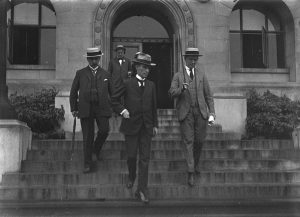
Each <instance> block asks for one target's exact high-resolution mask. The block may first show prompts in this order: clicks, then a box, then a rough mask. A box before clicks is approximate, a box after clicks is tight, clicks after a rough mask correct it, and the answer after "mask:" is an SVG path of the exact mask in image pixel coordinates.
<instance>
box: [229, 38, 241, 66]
mask: <svg viewBox="0 0 300 217" xmlns="http://www.w3.org/2000/svg"><path fill="white" fill-rule="evenodd" d="M240 37H241V36H240V33H230V64H231V68H232V69H235V68H241V67H242V65H241V56H242V50H241V49H242V48H241V40H240Z"/></svg>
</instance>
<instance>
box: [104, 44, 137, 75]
mask: <svg viewBox="0 0 300 217" xmlns="http://www.w3.org/2000/svg"><path fill="white" fill-rule="evenodd" d="M115 51H116V57H115V58H113V59H112V60H110V62H109V64H108V72H110V73H111V74H112V76H113V78H114V77H115V76H120V75H121V77H122V79H123V80H126V79H128V78H129V77H130V76H131V73H132V69H131V61H130V60H129V59H128V58H126V57H125V56H124V55H125V52H126V48H125V47H124V46H123V45H117V47H116V49H115Z"/></svg>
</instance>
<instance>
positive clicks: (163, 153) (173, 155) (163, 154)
mask: <svg viewBox="0 0 300 217" xmlns="http://www.w3.org/2000/svg"><path fill="white" fill-rule="evenodd" d="M71 155H72V151H71V150H29V151H27V158H26V159H27V160H37V161H41V160H46V161H51V160H69V159H71ZM100 156H101V158H102V159H103V160H107V159H110V160H111V159H116V160H119V159H121V160H126V159H127V154H126V150H125V147H123V150H113V149H106V150H102V152H101V154H100ZM73 157H74V158H76V159H82V158H83V152H82V151H79V150H75V151H74V154H73ZM216 158H217V159H244V160H255V159H299V160H300V150H270V149H266V150H263V149H261V150H252V149H250V150H216V149H204V150H203V151H202V155H201V159H216ZM150 159H151V160H178V159H185V155H184V151H183V150H182V149H172V150H167V149H166V150H151V154H150Z"/></svg>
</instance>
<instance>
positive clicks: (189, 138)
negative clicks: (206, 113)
mask: <svg viewBox="0 0 300 217" xmlns="http://www.w3.org/2000/svg"><path fill="white" fill-rule="evenodd" d="M207 124H208V123H207V120H206V119H204V118H203V117H202V115H201V113H200V109H199V107H191V108H190V110H189V112H188V114H187V116H186V118H185V119H184V120H183V121H180V130H181V134H182V140H183V145H184V153H185V158H186V161H187V166H188V172H191V173H193V172H195V169H196V170H198V164H199V160H200V155H201V151H202V146H203V142H204V140H205V137H206V134H207V132H206V131H207Z"/></svg>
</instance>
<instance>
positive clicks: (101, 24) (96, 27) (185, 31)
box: [93, 0, 196, 63]
mask: <svg viewBox="0 0 300 217" xmlns="http://www.w3.org/2000/svg"><path fill="white" fill-rule="evenodd" d="M128 1H131V0H122V1H119V0H101V1H100V2H99V5H98V8H97V10H96V14H95V17H94V23H93V43H94V46H100V47H101V49H102V51H103V52H104V54H105V56H103V58H104V60H103V61H104V63H106V62H108V59H106V58H109V52H110V39H111V27H112V20H113V17H114V16H115V15H116V14H117V13H118V10H119V9H120V8H121V7H122V6H123V5H124V4H126V3H127V2H128ZM155 2H160V3H162V4H163V5H164V6H165V7H166V9H167V10H169V12H170V13H169V14H172V16H173V17H172V18H171V19H174V23H176V26H177V27H176V29H174V32H175V34H178V33H179V35H180V37H181V41H182V46H183V49H184V48H185V47H186V46H196V35H195V33H196V31H195V29H194V28H195V24H194V19H193V16H192V13H191V11H190V9H189V6H188V4H187V2H186V0H175V1H169V0H156V1H153V3H155Z"/></svg>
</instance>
